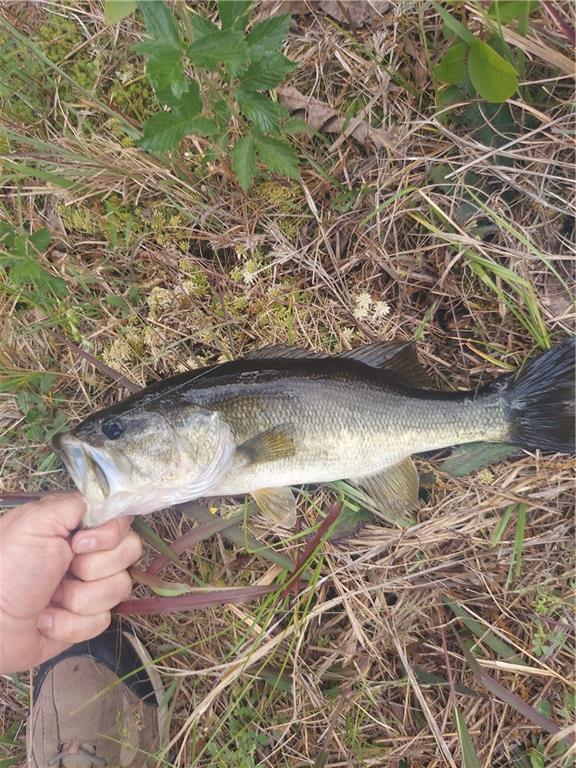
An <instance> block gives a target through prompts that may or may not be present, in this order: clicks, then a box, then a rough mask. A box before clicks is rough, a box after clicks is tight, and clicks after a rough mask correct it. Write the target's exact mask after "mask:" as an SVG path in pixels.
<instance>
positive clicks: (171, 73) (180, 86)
mask: <svg viewBox="0 0 576 768" xmlns="http://www.w3.org/2000/svg"><path fill="white" fill-rule="evenodd" d="M146 73H147V75H148V77H149V78H150V82H151V83H152V86H153V88H154V90H155V92H156V95H157V96H158V94H162V93H172V94H174V96H176V97H178V96H181V95H182V93H183V92H184V91H185V89H186V80H185V78H184V69H183V67H182V54H181V51H180V49H178V48H173V47H171V46H169V45H166V44H164V43H162V44H160V45H157V46H156V49H155V50H154V52H153V53H152V55H151V56H150V58H149V59H148V62H147V63H146Z"/></svg>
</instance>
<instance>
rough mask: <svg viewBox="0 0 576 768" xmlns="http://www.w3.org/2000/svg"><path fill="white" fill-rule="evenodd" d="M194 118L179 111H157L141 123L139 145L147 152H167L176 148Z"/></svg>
mask: <svg viewBox="0 0 576 768" xmlns="http://www.w3.org/2000/svg"><path fill="white" fill-rule="evenodd" d="M193 120H194V118H191V117H190V116H188V115H184V114H182V113H181V112H177V111H174V112H158V113H157V114H155V115H152V117H149V118H148V120H146V122H145V123H144V125H143V128H144V137H143V138H142V139H141V140H140V146H141V147H142V148H143V149H147V150H148V151H149V152H168V151H170V150H171V149H176V147H177V146H178V144H179V143H180V141H181V140H182V139H183V138H184V136H186V134H187V133H190V124H191V123H192V121H193Z"/></svg>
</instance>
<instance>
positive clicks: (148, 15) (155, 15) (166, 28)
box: [138, 0, 181, 48]
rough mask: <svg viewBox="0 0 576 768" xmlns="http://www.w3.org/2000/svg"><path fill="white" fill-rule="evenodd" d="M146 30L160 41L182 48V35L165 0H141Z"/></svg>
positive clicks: (140, 5) (139, 6)
mask: <svg viewBox="0 0 576 768" xmlns="http://www.w3.org/2000/svg"><path fill="white" fill-rule="evenodd" d="M138 8H139V9H140V13H141V14H142V16H143V17H144V24H145V25H146V31H147V32H148V33H149V34H150V35H151V36H152V37H153V38H154V39H155V40H157V41H158V42H160V43H166V44H167V45H170V46H172V47H173V48H180V46H181V43H180V35H179V34H178V28H177V26H176V22H175V21H174V17H173V16H172V12H171V11H170V9H169V8H168V6H167V5H166V3H165V2H164V0H139V2H138Z"/></svg>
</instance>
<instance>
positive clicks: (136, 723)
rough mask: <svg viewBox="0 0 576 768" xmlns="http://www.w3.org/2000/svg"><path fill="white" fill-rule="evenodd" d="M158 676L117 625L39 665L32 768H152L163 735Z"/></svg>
mask: <svg viewBox="0 0 576 768" xmlns="http://www.w3.org/2000/svg"><path fill="white" fill-rule="evenodd" d="M161 696H162V687H161V683H160V677H159V675H158V673H157V671H156V669H155V668H154V665H153V664H152V661H151V659H150V657H149V655H148V653H147V652H146V650H145V648H144V646H143V645H142V644H141V643H140V642H139V641H138V639H137V638H136V637H135V636H134V635H133V634H132V633H131V632H129V631H127V630H126V628H125V627H123V626H122V625H121V624H120V622H119V621H117V620H115V621H114V622H113V623H112V624H111V625H110V627H109V628H108V629H107V630H106V632H103V633H102V634H101V635H99V636H98V637H96V638H94V639H93V640H89V641H88V642H85V643H79V644H77V645H73V646H72V647H71V648H69V649H68V650H67V651H65V653H62V654H60V655H59V656H56V657H55V658H54V659H50V661H48V662H46V663H45V664H42V666H40V667H39V668H38V672H37V675H36V679H35V682H34V698H33V704H32V711H31V714H30V719H29V721H28V732H27V751H28V766H29V768H94V767H95V766H97V767H99V768H143V767H144V766H146V768H150V767H151V766H154V765H155V764H156V762H157V761H156V759H155V754H156V753H157V751H158V749H159V747H160V746H161V743H162V740H163V738H164V737H165V734H163V733H162V731H163V725H164V724H163V722H162V720H163V718H162V713H161V712H160V711H159V706H158V705H159V702H160V699H161Z"/></svg>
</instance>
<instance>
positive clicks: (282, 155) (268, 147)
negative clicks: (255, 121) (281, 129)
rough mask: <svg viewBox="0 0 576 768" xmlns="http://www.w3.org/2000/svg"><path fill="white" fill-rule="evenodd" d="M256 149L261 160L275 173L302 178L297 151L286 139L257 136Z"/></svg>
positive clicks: (292, 177) (291, 177) (290, 177)
mask: <svg viewBox="0 0 576 768" xmlns="http://www.w3.org/2000/svg"><path fill="white" fill-rule="evenodd" d="M256 151H257V153H258V157H259V158H260V160H261V161H262V162H263V163H264V165H265V166H266V167H267V168H269V169H270V170H271V171H272V172H273V173H278V174H279V175H280V176H287V177H288V178H289V179H299V178H300V171H299V169H298V158H297V157H296V153H295V152H294V150H293V149H292V147H291V146H290V144H288V142H287V141H284V139H274V138H272V137H270V136H256Z"/></svg>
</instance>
